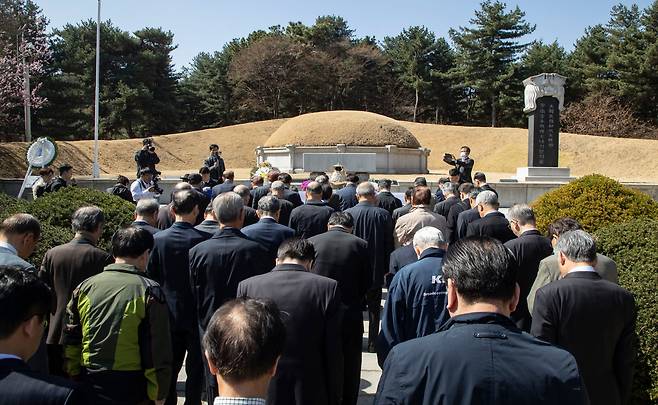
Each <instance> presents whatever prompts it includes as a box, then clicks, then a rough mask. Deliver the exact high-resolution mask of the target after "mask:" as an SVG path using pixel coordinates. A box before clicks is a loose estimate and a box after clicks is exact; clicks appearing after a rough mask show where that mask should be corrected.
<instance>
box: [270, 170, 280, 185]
mask: <svg viewBox="0 0 658 405" xmlns="http://www.w3.org/2000/svg"><path fill="white" fill-rule="evenodd" d="M280 173H281V172H279V171H278V170H270V171H269V172H268V173H267V181H269V182H270V183H274V182H275V181H277V180H279V174H280Z"/></svg>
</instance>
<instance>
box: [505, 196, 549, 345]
mask: <svg viewBox="0 0 658 405" xmlns="http://www.w3.org/2000/svg"><path fill="white" fill-rule="evenodd" d="M507 215H508V216H509V223H510V227H511V228H512V232H514V234H515V235H516V236H517V237H516V238H515V239H512V240H510V241H507V242H506V243H505V247H506V248H508V249H509V250H510V251H511V252H512V254H513V255H514V259H516V265H517V266H518V272H517V273H516V282H517V284H518V285H519V288H520V289H521V297H519V304H518V305H517V306H516V311H514V312H512V315H511V318H512V320H513V321H514V322H516V326H518V327H519V328H520V329H522V330H524V331H526V332H529V331H530V321H531V319H530V312H529V311H528V301H527V297H528V293H529V292H530V287H532V284H533V283H534V282H535V277H537V270H538V269H539V262H541V261H542V260H543V259H544V258H545V257H548V256H550V255H551V254H553V246H551V242H550V241H549V240H548V238H546V237H545V236H543V235H542V234H541V233H539V231H538V230H537V222H536V221H535V213H534V212H533V211H532V208H530V207H529V206H528V205H527V204H516V205H514V206H513V207H512V208H510V210H509V212H508V214H507Z"/></svg>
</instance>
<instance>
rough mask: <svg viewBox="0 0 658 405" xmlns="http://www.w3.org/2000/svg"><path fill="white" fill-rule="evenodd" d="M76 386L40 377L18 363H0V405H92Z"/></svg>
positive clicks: (64, 381)
mask: <svg viewBox="0 0 658 405" xmlns="http://www.w3.org/2000/svg"><path fill="white" fill-rule="evenodd" d="M86 394H87V393H86V392H84V391H82V390H81V389H80V388H78V387H77V386H76V385H75V384H74V383H73V382H71V381H69V380H67V379H64V378H58V377H54V376H48V375H44V374H40V373H38V372H36V371H32V370H30V367H29V366H28V365H27V364H26V363H25V362H24V361H23V360H19V359H3V360H0V405H37V404H38V405H78V404H80V405H82V404H88V403H91V402H90V401H89V398H88V397H87V396H86Z"/></svg>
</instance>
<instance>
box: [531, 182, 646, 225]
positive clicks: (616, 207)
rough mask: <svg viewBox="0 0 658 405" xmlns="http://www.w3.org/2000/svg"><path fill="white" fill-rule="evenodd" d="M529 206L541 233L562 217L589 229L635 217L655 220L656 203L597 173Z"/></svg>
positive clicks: (540, 198) (549, 194)
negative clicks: (571, 219)
mask: <svg viewBox="0 0 658 405" xmlns="http://www.w3.org/2000/svg"><path fill="white" fill-rule="evenodd" d="M531 205H532V208H533V210H534V211H535V216H536V217H537V227H538V228H539V230H540V231H542V232H545V231H546V228H547V227H548V225H549V224H550V223H551V222H553V221H555V220H556V219H559V218H563V217H571V218H574V219H576V220H577V221H578V222H579V223H580V224H581V226H582V227H583V228H584V229H585V230H587V231H588V232H595V231H596V230H597V229H599V228H603V227H605V226H608V225H611V224H616V223H622V222H626V221H630V220H633V219H636V218H650V219H658V203H657V202H655V201H653V200H652V199H651V197H650V196H649V195H647V194H645V193H642V192H640V191H637V190H633V189H630V188H628V187H625V186H623V185H621V184H620V183H619V182H617V181H615V180H613V179H610V178H608V177H605V176H601V175H598V174H593V175H589V176H585V177H582V178H580V179H578V180H575V181H572V182H571V183H569V184H565V185H564V186H561V187H559V188H557V189H556V190H553V191H551V192H549V193H546V194H544V195H542V196H541V197H539V198H538V199H537V200H535V201H534V202H533V203H532V204H531Z"/></svg>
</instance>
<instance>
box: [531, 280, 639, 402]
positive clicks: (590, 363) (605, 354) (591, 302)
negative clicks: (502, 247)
mask: <svg viewBox="0 0 658 405" xmlns="http://www.w3.org/2000/svg"><path fill="white" fill-rule="evenodd" d="M635 316H636V313H635V301H634V299H633V296H632V295H631V294H630V293H629V292H628V291H626V290H624V289H623V288H621V287H619V286H618V285H616V284H614V283H611V282H609V281H606V280H603V279H602V278H601V276H599V275H598V273H596V272H594V271H592V272H584V271H583V272H572V273H568V274H567V275H566V276H564V278H562V279H560V280H557V281H554V282H552V283H550V284H547V285H546V286H544V287H542V288H540V289H539V290H537V294H536V296H535V304H534V307H533V312H532V329H531V331H532V334H533V335H535V336H537V337H538V338H540V339H543V340H545V341H547V342H550V343H553V344H555V345H558V346H560V347H563V348H565V349H566V350H568V351H569V352H570V353H571V354H573V355H574V357H575V358H576V360H577V361H578V366H579V368H580V372H581V374H582V376H583V380H584V381H585V386H586V387H587V392H588V393H589V397H590V399H591V401H592V404H611V405H616V404H627V403H628V402H629V399H630V395H631V386H632V382H633V364H634V360H635V346H634V334H635Z"/></svg>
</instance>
